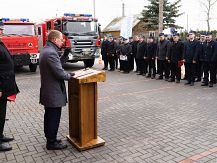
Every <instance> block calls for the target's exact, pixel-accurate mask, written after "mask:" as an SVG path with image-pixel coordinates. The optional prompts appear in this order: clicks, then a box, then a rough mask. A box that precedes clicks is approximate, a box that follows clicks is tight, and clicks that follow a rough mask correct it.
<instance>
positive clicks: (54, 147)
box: [46, 141, 67, 150]
mask: <svg viewBox="0 0 217 163" xmlns="http://www.w3.org/2000/svg"><path fill="white" fill-rule="evenodd" d="M46 148H47V150H61V149H65V148H67V145H66V144H62V143H58V142H57V141H55V142H53V143H47V145H46Z"/></svg>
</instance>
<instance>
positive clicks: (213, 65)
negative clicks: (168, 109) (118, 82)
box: [101, 31, 217, 87]
mask: <svg viewBox="0 0 217 163" xmlns="http://www.w3.org/2000/svg"><path fill="white" fill-rule="evenodd" d="M195 35H196V32H195V31H190V32H189V33H188V35H187V36H186V40H185V41H183V40H181V39H180V36H179V33H174V34H173V35H172V37H171V38H168V37H166V36H165V34H164V33H160V34H159V39H158V40H159V41H158V42H156V41H155V39H154V38H153V37H148V38H147V40H146V39H145V37H144V36H135V37H131V38H129V39H128V38H118V39H114V38H113V36H111V35H110V36H108V37H107V36H104V40H103V42H102V45H101V54H102V59H103V61H104V68H103V69H104V70H108V65H109V68H110V69H109V71H114V70H115V69H117V68H118V64H120V71H121V72H123V73H129V72H130V71H132V70H134V61H135V63H136V72H137V73H138V75H144V76H147V77H151V78H156V79H159V80H162V79H165V80H166V81H169V82H176V83H180V80H181V70H182V69H181V67H182V66H183V65H184V67H185V68H184V71H185V72H184V73H183V74H185V76H184V78H185V79H186V80H187V82H186V83H185V84H186V85H191V86H193V85H194V82H200V81H202V84H201V85H202V86H209V87H213V84H216V72H217V42H216V41H215V40H213V38H212V33H211V32H206V33H201V34H200V37H199V38H196V37H195ZM156 74H158V77H157V76H156Z"/></svg>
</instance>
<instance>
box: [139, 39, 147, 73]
mask: <svg viewBox="0 0 217 163" xmlns="http://www.w3.org/2000/svg"><path fill="white" fill-rule="evenodd" d="M146 53H147V43H146V42H145V37H144V36H140V37H139V43H138V45H137V53H136V60H137V64H138V65H137V66H138V72H139V73H138V75H143V74H146V73H147V72H145V55H146Z"/></svg>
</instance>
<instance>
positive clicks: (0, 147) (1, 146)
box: [0, 143, 12, 152]
mask: <svg viewBox="0 0 217 163" xmlns="http://www.w3.org/2000/svg"><path fill="white" fill-rule="evenodd" d="M10 150H12V147H11V146H10V145H9V144H2V143H0V152H5V151H10Z"/></svg>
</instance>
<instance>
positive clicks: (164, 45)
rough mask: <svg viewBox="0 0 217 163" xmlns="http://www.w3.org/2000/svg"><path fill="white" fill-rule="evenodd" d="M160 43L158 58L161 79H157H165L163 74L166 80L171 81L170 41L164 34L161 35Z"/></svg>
mask: <svg viewBox="0 0 217 163" xmlns="http://www.w3.org/2000/svg"><path fill="white" fill-rule="evenodd" d="M159 37H160V41H159V43H158V46H157V52H156V58H157V60H158V65H157V66H158V71H159V77H158V78H157V79H159V80H162V79H163V73H164V74H165V80H166V81H168V79H169V64H168V58H167V53H168V50H169V48H170V41H168V40H166V39H165V36H164V33H160V34H159Z"/></svg>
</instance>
